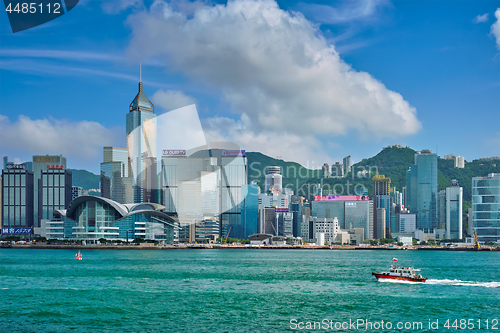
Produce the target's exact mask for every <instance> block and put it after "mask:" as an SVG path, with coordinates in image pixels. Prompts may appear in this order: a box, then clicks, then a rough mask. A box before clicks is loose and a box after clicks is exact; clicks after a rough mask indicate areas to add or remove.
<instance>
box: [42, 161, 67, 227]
mask: <svg viewBox="0 0 500 333" xmlns="http://www.w3.org/2000/svg"><path fill="white" fill-rule="evenodd" d="M53 169H58V170H66V157H64V156H62V155H35V156H33V177H34V179H33V183H34V193H35V199H34V201H33V202H34V211H35V219H34V226H35V227H40V221H41V219H42V216H41V215H40V212H42V211H43V209H40V207H39V205H40V204H41V202H42V201H43V200H40V196H41V186H42V171H45V170H53ZM70 186H71V184H70ZM69 191H70V192H71V189H69ZM68 202H69V201H68Z"/></svg>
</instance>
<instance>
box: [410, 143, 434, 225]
mask: <svg viewBox="0 0 500 333" xmlns="http://www.w3.org/2000/svg"><path fill="white" fill-rule="evenodd" d="M437 194H438V192H437V155H436V154H433V153H432V152H431V151H430V150H422V151H421V152H419V153H417V154H415V164H414V165H412V166H410V169H409V170H408V171H407V172H406V195H407V204H408V202H409V207H408V208H409V210H410V212H411V213H416V214H417V229H425V230H426V231H429V232H430V230H431V229H436V228H437V227H438V225H437V224H438V218H437ZM408 199H409V200H408Z"/></svg>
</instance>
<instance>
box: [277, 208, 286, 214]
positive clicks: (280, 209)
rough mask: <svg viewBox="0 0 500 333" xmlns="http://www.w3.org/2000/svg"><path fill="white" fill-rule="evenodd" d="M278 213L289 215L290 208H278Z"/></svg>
mask: <svg viewBox="0 0 500 333" xmlns="http://www.w3.org/2000/svg"><path fill="white" fill-rule="evenodd" d="M275 212H276V213H288V208H276V209H275Z"/></svg>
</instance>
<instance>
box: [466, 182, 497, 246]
mask: <svg viewBox="0 0 500 333" xmlns="http://www.w3.org/2000/svg"><path fill="white" fill-rule="evenodd" d="M472 216H473V217H472V219H473V224H474V231H476V232H477V236H478V238H479V240H480V241H482V242H496V243H500V174H498V173H492V174H489V175H488V177H474V178H472Z"/></svg>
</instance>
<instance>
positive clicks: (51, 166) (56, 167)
mask: <svg viewBox="0 0 500 333" xmlns="http://www.w3.org/2000/svg"><path fill="white" fill-rule="evenodd" d="M47 169H64V165H50V164H47Z"/></svg>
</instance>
